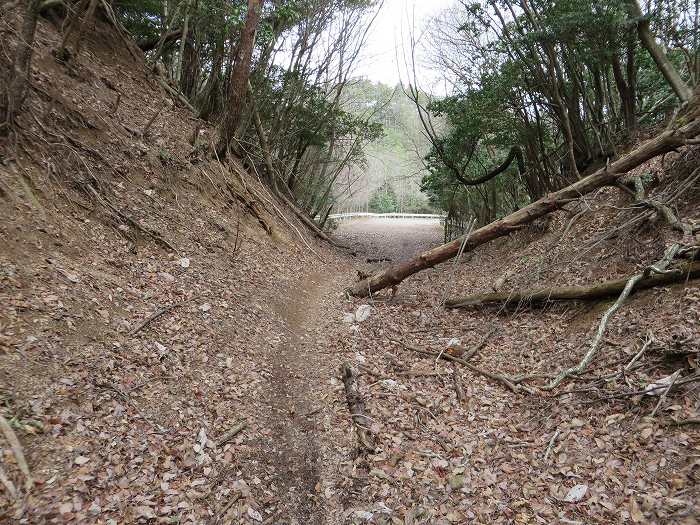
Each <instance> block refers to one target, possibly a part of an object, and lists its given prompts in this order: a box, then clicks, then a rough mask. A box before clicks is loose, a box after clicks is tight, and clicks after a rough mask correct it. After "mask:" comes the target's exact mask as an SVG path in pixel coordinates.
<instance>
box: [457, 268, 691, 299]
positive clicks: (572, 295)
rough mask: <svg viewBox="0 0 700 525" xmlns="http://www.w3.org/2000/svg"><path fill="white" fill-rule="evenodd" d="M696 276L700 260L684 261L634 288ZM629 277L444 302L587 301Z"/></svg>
mask: <svg viewBox="0 0 700 525" xmlns="http://www.w3.org/2000/svg"><path fill="white" fill-rule="evenodd" d="M697 277H700V262H695V263H689V264H684V265H683V266H681V267H680V268H677V269H674V270H672V271H670V272H669V273H661V274H651V275H649V276H647V277H645V278H643V279H642V280H641V281H639V282H638V283H637V284H635V287H634V290H635V291H637V290H644V289H647V288H653V287H654V286H661V285H664V284H670V283H675V282H680V281H684V280H686V279H695V278H697ZM629 280H630V278H629V277H625V278H623V279H615V280H612V281H606V282H603V283H600V284H594V285H592V286H562V287H558V288H542V289H540V290H528V291H517V290H514V291H512V292H498V293H488V294H477V295H469V296H466V297H458V298H455V299H450V300H448V301H446V302H445V307H446V308H464V307H467V306H481V305H485V304H491V303H501V304H503V305H513V304H520V303H545V302H547V301H591V300H596V299H604V298H606V297H616V296H619V295H620V292H622V290H624V288H625V286H626V285H627V282H628V281H629Z"/></svg>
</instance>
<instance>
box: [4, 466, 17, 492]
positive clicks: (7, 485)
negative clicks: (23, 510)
mask: <svg viewBox="0 0 700 525" xmlns="http://www.w3.org/2000/svg"><path fill="white" fill-rule="evenodd" d="M0 482H2V484H3V485H4V486H5V489H6V490H7V493H8V494H9V495H10V497H11V498H16V497H17V489H16V488H15V484H14V483H12V480H11V479H10V478H8V477H7V474H5V471H4V470H3V468H2V465H0Z"/></svg>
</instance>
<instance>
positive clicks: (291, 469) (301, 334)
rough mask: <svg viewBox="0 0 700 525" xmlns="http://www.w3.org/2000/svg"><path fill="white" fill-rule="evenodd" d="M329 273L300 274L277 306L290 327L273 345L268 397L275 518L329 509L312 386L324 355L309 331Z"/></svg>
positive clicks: (306, 516) (319, 515) (305, 516)
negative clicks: (322, 491) (322, 487)
mask: <svg viewBox="0 0 700 525" xmlns="http://www.w3.org/2000/svg"><path fill="white" fill-rule="evenodd" d="M326 277H327V276H325V275H323V274H320V273H312V274H310V275H308V276H306V277H305V278H303V279H301V280H300V281H299V283H298V285H297V286H296V287H295V288H293V289H291V290H289V291H288V293H287V294H285V297H287V298H288V300H286V301H285V300H283V299H282V298H280V300H279V302H278V303H277V304H275V305H273V308H274V310H275V312H276V313H277V314H278V315H279V316H280V317H281V318H282V320H283V322H284V325H285V327H286V330H285V332H284V334H283V335H282V341H281V344H280V345H279V347H277V348H274V349H272V350H271V352H270V355H269V361H270V363H271V366H272V378H271V381H270V383H269V384H268V389H267V392H266V399H267V403H268V404H269V406H271V407H272V411H271V420H270V421H269V422H268V424H267V426H268V428H271V429H272V439H271V440H270V442H269V449H268V454H269V455H268V456H267V457H266V458H265V461H266V462H267V463H268V464H270V466H272V467H273V468H274V469H275V470H276V471H277V472H278V476H279V479H278V482H279V485H280V487H279V491H280V493H281V494H283V495H284V497H283V498H282V499H281V500H280V508H279V509H278V511H277V515H276V519H278V520H279V521H276V523H280V524H281V523H285V524H287V523H289V524H290V525H291V524H295V523H299V524H302V523H309V524H315V523H319V524H320V523H324V522H325V519H324V515H325V509H324V507H323V502H322V501H320V499H319V497H318V486H319V478H320V473H319V465H318V460H319V431H318V428H317V421H316V420H317V418H315V417H314V416H315V415H316V414H317V413H318V410H316V409H315V407H314V406H313V404H312V399H313V398H312V396H311V392H310V389H309V384H310V383H311V380H312V379H314V378H317V374H318V360H319V356H318V354H317V352H315V348H314V347H313V346H314V345H313V343H314V342H313V340H310V338H309V337H308V336H307V333H308V329H309V328H310V327H311V326H313V323H314V322H315V321H316V317H317V315H318V304H319V299H320V298H321V295H322V294H323V292H324V289H323V286H322V283H323V282H324V281H325V280H326V279H325V278H326Z"/></svg>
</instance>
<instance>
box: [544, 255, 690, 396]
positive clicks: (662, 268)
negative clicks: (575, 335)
mask: <svg viewBox="0 0 700 525" xmlns="http://www.w3.org/2000/svg"><path fill="white" fill-rule="evenodd" d="M679 249H680V246H679V245H678V244H673V245H672V246H671V247H670V248H669V249H668V250H666V253H665V254H664V256H663V258H662V259H661V260H660V261H659V262H658V263H656V264H653V265H651V266H649V267H648V268H646V269H645V270H644V271H643V272H641V273H638V274H637V275H634V276H632V277H631V278H630V279H629V280H628V281H627V284H626V285H625V287H624V289H623V290H622V293H621V294H620V297H618V299H617V301H615V303H614V304H613V305H612V306H611V307H610V308H608V310H607V311H606V312H605V313H604V314H603V317H602V318H601V320H600V324H599V325H598V331H597V332H596V335H595V337H594V338H593V342H592V343H591V346H590V348H589V349H588V352H586V355H584V356H583V359H581V362H580V363H579V364H577V365H576V366H573V367H571V368H567V369H566V370H564V371H562V372H561V373H560V374H559V375H558V376H557V377H555V378H554V379H553V380H552V381H551V382H550V383H549V384H547V385H545V386H544V387H542V388H543V389H544V390H552V389H553V388H556V387H557V386H559V385H560V384H561V382H562V381H563V380H564V379H566V378H567V377H570V376H572V375H578V374H580V373H581V372H583V371H584V370H585V369H586V367H587V366H588V365H589V364H590V362H591V361H592V360H593V357H594V356H595V354H596V352H597V351H598V347H599V345H600V342H601V341H602V339H603V334H605V329H606V328H607V326H608V321H610V318H611V317H612V316H613V314H614V313H615V312H616V311H617V310H618V309H619V308H620V307H621V306H622V305H623V303H624V302H625V301H626V300H627V298H628V297H629V295H630V294H631V293H632V289H633V288H634V287H635V285H636V284H637V283H638V282H640V281H641V280H642V279H644V278H645V277H646V276H648V275H649V272H654V273H657V274H660V275H666V273H665V272H666V268H667V267H668V265H669V264H671V261H672V260H673V258H674V257H675V255H676V254H677V253H678V250H679Z"/></svg>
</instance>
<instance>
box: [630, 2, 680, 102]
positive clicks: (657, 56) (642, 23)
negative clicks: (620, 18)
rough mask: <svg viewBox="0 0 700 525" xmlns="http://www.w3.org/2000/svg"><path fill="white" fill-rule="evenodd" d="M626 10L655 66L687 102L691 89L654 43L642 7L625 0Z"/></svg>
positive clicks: (677, 93) (637, 3) (654, 40)
mask: <svg viewBox="0 0 700 525" xmlns="http://www.w3.org/2000/svg"><path fill="white" fill-rule="evenodd" d="M625 4H626V5H627V12H628V13H629V15H630V16H631V17H632V18H634V19H635V21H636V22H637V31H638V32H639V39H640V40H641V41H642V45H643V46H644V47H645V48H646V49H647V51H649V54H650V55H651V58H653V59H654V62H656V67H658V68H659V71H661V74H662V75H663V76H664V78H665V79H666V82H668V84H669V85H670V86H671V89H673V92H674V93H675V94H676V96H677V97H678V98H679V99H680V101H681V102H688V100H690V98H691V97H692V96H693V90H692V89H690V88H689V87H688V85H687V84H686V83H685V82H684V81H683V79H682V78H681V76H680V75H679V74H678V71H676V68H675V67H673V64H672V63H671V61H670V60H669V59H668V57H667V56H666V53H664V51H663V49H661V46H659V45H658V44H657V43H656V39H655V38H654V35H653V34H652V32H651V29H650V28H649V19H648V17H645V16H644V14H643V13H642V8H641V7H640V5H639V2H638V1H637V0H625Z"/></svg>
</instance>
